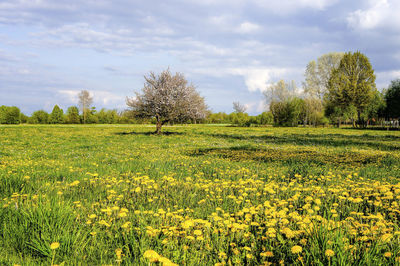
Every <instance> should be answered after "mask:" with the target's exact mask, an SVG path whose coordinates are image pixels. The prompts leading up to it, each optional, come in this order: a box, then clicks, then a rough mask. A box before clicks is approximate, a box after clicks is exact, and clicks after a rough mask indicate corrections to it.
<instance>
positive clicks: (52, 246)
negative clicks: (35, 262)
mask: <svg viewBox="0 0 400 266" xmlns="http://www.w3.org/2000/svg"><path fill="white" fill-rule="evenodd" d="M59 247H60V243H58V242H53V243H51V244H50V249H57V248H59Z"/></svg>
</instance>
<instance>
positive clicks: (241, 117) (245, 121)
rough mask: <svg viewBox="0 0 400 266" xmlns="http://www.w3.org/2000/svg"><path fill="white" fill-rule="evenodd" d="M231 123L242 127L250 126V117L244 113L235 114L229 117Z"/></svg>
mask: <svg viewBox="0 0 400 266" xmlns="http://www.w3.org/2000/svg"><path fill="white" fill-rule="evenodd" d="M229 118H230V120H231V123H232V124H234V125H237V126H240V127H248V126H250V124H251V123H250V116H249V115H248V114H246V113H244V112H233V113H231V114H230V115H229Z"/></svg>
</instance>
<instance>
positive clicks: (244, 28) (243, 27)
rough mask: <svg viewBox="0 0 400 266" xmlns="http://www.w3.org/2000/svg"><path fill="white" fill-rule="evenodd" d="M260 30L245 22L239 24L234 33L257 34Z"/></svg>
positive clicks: (257, 26) (254, 25)
mask: <svg viewBox="0 0 400 266" xmlns="http://www.w3.org/2000/svg"><path fill="white" fill-rule="evenodd" d="M260 28H261V27H260V26H259V25H257V24H254V23H251V22H248V21H246V22H243V23H241V24H240V25H239V27H238V28H237V29H236V31H237V32H239V33H253V32H257V31H258V30H259V29H260Z"/></svg>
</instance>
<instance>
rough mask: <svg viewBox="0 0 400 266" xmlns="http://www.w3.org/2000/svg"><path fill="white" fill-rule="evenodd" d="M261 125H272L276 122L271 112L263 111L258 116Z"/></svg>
mask: <svg viewBox="0 0 400 266" xmlns="http://www.w3.org/2000/svg"><path fill="white" fill-rule="evenodd" d="M257 121H258V124H259V125H271V124H273V122H274V116H273V115H272V113H271V112H262V113H261V114H259V115H258V116H257Z"/></svg>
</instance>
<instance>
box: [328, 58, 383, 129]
mask: <svg viewBox="0 0 400 266" xmlns="http://www.w3.org/2000/svg"><path fill="white" fill-rule="evenodd" d="M375 88H376V86H375V75H374V70H373V69H372V66H371V63H370V62H369V59H368V57H366V56H365V55H363V54H362V53H360V52H355V53H351V52H348V53H346V54H345V55H344V56H343V58H342V60H341V61H340V64H339V66H338V68H336V69H334V70H333V71H332V75H331V78H330V79H329V82H328V89H329V93H328V94H327V100H328V101H330V102H332V103H333V104H334V105H336V106H339V107H341V108H344V109H345V108H347V107H348V106H354V107H355V108H356V110H357V118H358V125H359V126H361V127H364V126H366V123H365V121H364V120H363V119H362V113H363V112H364V111H365V109H366V107H367V106H368V104H369V103H370V102H371V99H372V96H373V90H374V89H375Z"/></svg>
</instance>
